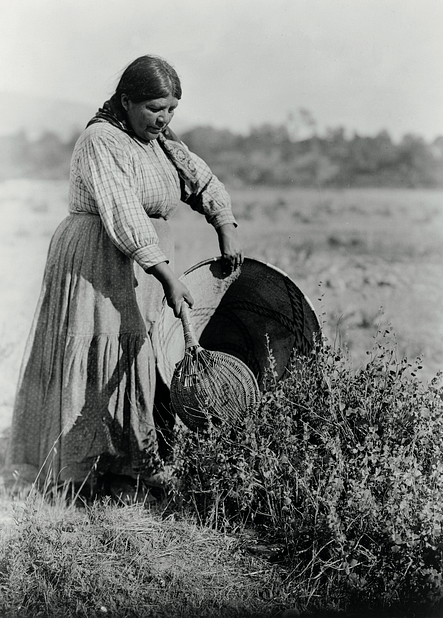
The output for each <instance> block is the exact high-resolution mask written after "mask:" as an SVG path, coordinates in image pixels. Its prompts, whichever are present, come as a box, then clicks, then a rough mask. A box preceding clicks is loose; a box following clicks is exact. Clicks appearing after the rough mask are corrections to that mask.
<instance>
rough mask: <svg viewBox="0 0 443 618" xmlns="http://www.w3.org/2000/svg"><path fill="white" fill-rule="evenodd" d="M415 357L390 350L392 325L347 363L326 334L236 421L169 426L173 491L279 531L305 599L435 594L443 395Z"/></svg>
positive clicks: (424, 599) (401, 599) (303, 602)
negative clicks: (173, 434)
mask: <svg viewBox="0 0 443 618" xmlns="http://www.w3.org/2000/svg"><path fill="white" fill-rule="evenodd" d="M419 362H420V361H419V360H418V361H417V362H416V363H414V364H411V363H409V362H408V361H407V360H406V359H402V360H398V359H397V358H396V347H395V341H394V340H393V337H392V333H390V332H389V331H385V332H384V333H380V334H379V336H378V337H377V338H376V341H375V345H374V349H373V350H372V352H371V353H370V354H369V358H368V362H367V364H366V366H364V367H361V368H360V369H359V370H357V371H355V372H353V371H351V368H350V364H349V362H348V359H347V357H346V355H345V354H344V353H343V352H341V351H340V350H336V349H334V348H333V347H331V346H330V345H329V344H328V343H327V342H324V345H323V346H322V347H321V349H319V350H318V351H317V353H316V354H315V355H313V356H312V357H311V358H308V359H294V362H293V364H292V367H291V370H290V371H289V372H288V375H287V377H286V379H285V380H283V381H279V382H276V383H275V384H273V386H272V388H270V389H269V390H267V392H266V393H265V395H264V397H263V399H262V402H261V404H260V407H259V409H258V410H257V411H256V413H254V415H250V416H247V417H246V418H245V419H244V422H243V424H242V425H241V426H239V427H236V428H232V427H228V426H226V425H225V424H224V423H221V424H220V425H219V426H214V425H209V427H208V429H207V430H205V431H201V432H197V433H192V432H189V431H188V430H186V429H185V428H183V427H182V428H181V429H179V430H178V435H177V440H176V446H175V449H176V454H175V455H176V465H177V471H178V476H179V479H180V484H179V496H180V498H181V500H182V501H183V502H184V503H185V504H186V505H187V506H188V507H190V508H192V509H193V510H194V511H196V512H197V513H198V515H199V517H200V518H201V520H202V521H203V523H206V524H210V525H213V526H216V527H217V528H219V529H225V530H235V529H236V528H237V527H240V526H243V525H245V524H247V525H250V526H253V527H255V528H258V529H260V530H261V532H262V534H263V533H264V534H266V536H267V538H268V539H269V540H270V541H272V542H273V543H280V544H281V545H282V546H283V547H284V551H285V566H286V568H287V569H288V579H287V582H289V583H288V586H289V588H288V593H289V594H290V595H291V596H292V595H293V596H294V598H296V599H297V600H298V601H299V602H300V606H301V607H303V608H304V609H314V608H322V609H337V610H343V609H347V610H350V609H353V608H357V607H365V608H366V609H371V608H372V609H377V610H380V609H381V608H390V609H391V610H392V609H394V608H397V609H402V610H403V611H406V612H407V611H418V609H419V608H420V606H423V605H426V606H428V607H429V606H432V605H436V604H437V603H438V602H439V601H440V599H441V598H442V596H443V582H442V558H443V555H442V548H443V532H442V525H443V462H442V460H441V450H442V446H443V393H442V389H441V388H439V379H440V377H441V376H440V375H438V376H436V378H435V379H434V380H432V381H431V382H430V383H428V384H424V383H423V382H421V381H420V380H419V379H418V377H417V373H416V371H417V370H418V369H419V368H420V365H419ZM270 378H271V379H272V371H271V375H270Z"/></svg>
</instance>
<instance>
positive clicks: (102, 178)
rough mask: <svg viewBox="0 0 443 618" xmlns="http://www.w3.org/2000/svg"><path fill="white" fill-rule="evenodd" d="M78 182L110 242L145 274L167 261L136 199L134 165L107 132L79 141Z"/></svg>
mask: <svg viewBox="0 0 443 618" xmlns="http://www.w3.org/2000/svg"><path fill="white" fill-rule="evenodd" d="M79 168H80V171H81V178H82V181H83V182H84V184H85V186H86V188H87V190H88V191H89V193H90V195H91V197H92V198H93V200H94V201H95V204H96V206H97V209H98V212H99V214H100V217H101V219H102V221H103V225H104V227H105V229H106V232H107V234H108V235H109V237H110V239H111V240H112V242H113V243H114V244H115V245H116V246H117V247H118V248H119V249H120V250H121V251H122V252H123V253H125V254H126V255H127V256H129V257H130V258H133V259H134V260H135V261H136V262H138V263H139V264H140V266H141V267H142V268H143V269H144V270H147V269H148V268H150V267H151V266H154V265H155V264H158V263H160V262H165V261H167V258H166V256H165V255H164V254H163V253H162V251H161V250H160V248H159V245H158V237H157V234H156V232H155V229H154V226H153V225H152V222H151V221H150V219H149V216H148V214H147V213H146V211H145V209H144V208H143V205H142V203H141V201H140V198H139V196H138V190H137V175H136V162H135V161H134V159H133V158H131V156H130V155H129V154H128V152H127V150H125V148H124V144H121V143H120V142H119V140H118V139H117V138H116V137H115V136H114V135H112V133H111V132H110V131H107V132H97V131H96V132H94V133H92V134H90V135H89V136H88V137H87V138H85V139H84V140H83V143H82V147H81V157H80V159H79Z"/></svg>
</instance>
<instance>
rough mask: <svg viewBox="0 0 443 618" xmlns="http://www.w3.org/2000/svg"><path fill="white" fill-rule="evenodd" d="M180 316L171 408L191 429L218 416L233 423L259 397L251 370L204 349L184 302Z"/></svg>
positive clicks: (234, 359) (230, 358) (234, 360)
mask: <svg viewBox="0 0 443 618" xmlns="http://www.w3.org/2000/svg"><path fill="white" fill-rule="evenodd" d="M181 319H182V322H183V331H184V339H185V353H184V357H183V359H182V360H181V361H180V362H179V363H177V365H176V368H175V371H174V374H173V376H172V381H171V403H172V407H173V409H174V412H175V413H176V414H178V416H179V417H180V418H181V420H182V421H183V422H184V423H185V425H187V426H188V427H189V428H190V429H193V430H195V429H198V428H200V427H205V426H206V425H207V424H208V422H212V423H216V422H217V421H221V420H225V421H228V423H229V424H230V425H231V426H235V425H237V424H238V423H240V422H241V420H242V418H243V417H244V416H245V415H246V414H248V413H251V412H254V410H255V408H256V406H257V404H258V403H259V401H260V390H259V388H258V384H257V380H256V379H255V376H254V374H253V373H252V371H251V370H250V369H249V367H247V366H246V365H245V364H244V363H243V362H242V361H241V360H239V359H238V358H236V357H235V356H232V354H226V353H225V352H213V351H208V350H205V349H204V348H202V347H201V346H200V345H199V343H198V341H197V338H196V336H195V332H194V329H193V326H192V321H191V316H190V310H189V309H188V307H187V305H186V304H185V303H183V306H182V312H181Z"/></svg>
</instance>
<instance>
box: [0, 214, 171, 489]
mask: <svg viewBox="0 0 443 618" xmlns="http://www.w3.org/2000/svg"><path fill="white" fill-rule="evenodd" d="M152 221H153V223H154V225H155V227H156V230H157V233H158V236H159V240H160V247H161V249H162V250H163V252H164V253H165V255H167V256H168V258H169V259H170V264H171V260H172V259H173V243H172V238H171V234H170V228H169V226H168V224H167V222H166V221H165V220H163V219H153V220H152ZM162 298H163V289H162V286H161V284H160V283H159V282H158V281H157V280H156V279H155V278H154V277H153V276H152V275H148V274H146V273H145V272H144V271H143V270H142V269H141V268H140V267H138V266H137V265H136V264H134V262H133V260H131V259H130V258H128V257H127V256H125V255H124V254H123V253H122V252H121V251H120V250H119V249H118V248H117V247H116V246H115V245H114V244H113V243H112V242H111V241H110V239H109V237H108V236H107V234H106V232H105V229H104V227H103V225H102V222H101V219H100V217H99V216H96V215H88V214H81V215H77V214H73V215H70V216H68V217H67V218H66V219H65V220H64V221H63V222H62V223H61V224H60V225H59V227H58V229H57V230H56V232H55V234H54V236H53V238H52V240H51V244H50V247H49V253H48V259H47V263H46V269H45V274H44V280H43V286H42V291H41V294H40V298H39V302H38V306H37V311H36V314H35V318H34V321H33V325H32V329H31V334H30V336H29V339H28V343H27V346H26V350H25V355H24V359H23V362H22V368H21V373H20V377H19V384H18V389H17V395H16V400H15V407H14V413H13V422H12V434H11V441H10V447H9V452H8V455H7V470H8V471H9V473H11V472H12V473H13V475H14V477H15V478H17V479H19V480H22V481H24V482H33V481H35V480H36V479H37V478H38V479H39V481H44V482H46V481H47V480H48V479H50V481H51V483H53V482H55V483H60V482H64V481H72V482H82V481H84V480H85V479H87V478H88V477H91V475H93V476H97V475H101V474H103V473H105V472H111V473H115V474H124V475H130V476H132V477H137V476H138V475H141V476H143V475H150V474H152V473H153V472H155V471H156V470H157V469H158V467H159V464H160V462H159V454H158V440H157V429H156V425H155V423H154V416H153V403H154V392H155V381H156V371H155V357H154V352H153V348H152V344H151V339H150V336H149V330H150V328H151V326H152V324H153V322H154V321H155V319H156V317H157V315H158V313H159V311H160V307H161V302H162Z"/></svg>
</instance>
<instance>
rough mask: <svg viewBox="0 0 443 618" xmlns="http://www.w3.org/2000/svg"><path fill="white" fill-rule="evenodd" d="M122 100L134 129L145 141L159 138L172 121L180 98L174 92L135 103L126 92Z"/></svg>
mask: <svg viewBox="0 0 443 618" xmlns="http://www.w3.org/2000/svg"><path fill="white" fill-rule="evenodd" d="M121 101H122V105H123V108H124V109H125V110H126V112H127V115H128V122H129V124H130V125H131V128H132V130H133V131H134V133H135V134H136V135H137V137H138V138H140V139H141V140H142V141H143V142H149V141H150V140H153V139H157V137H158V136H159V134H160V133H161V131H163V129H165V128H166V127H167V126H168V124H169V123H170V122H171V120H172V117H173V116H174V111H175V109H176V107H177V105H178V99H176V98H175V97H174V96H172V94H169V95H168V96H167V97H164V98H162V99H151V100H150V101H142V102H141V103H133V102H132V101H131V100H130V99H129V98H128V96H127V95H126V94H122V98H121Z"/></svg>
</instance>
